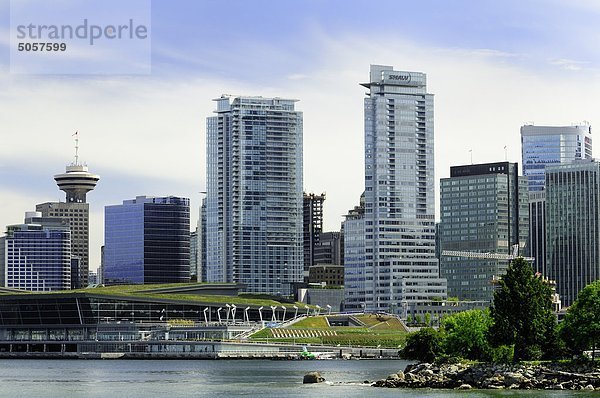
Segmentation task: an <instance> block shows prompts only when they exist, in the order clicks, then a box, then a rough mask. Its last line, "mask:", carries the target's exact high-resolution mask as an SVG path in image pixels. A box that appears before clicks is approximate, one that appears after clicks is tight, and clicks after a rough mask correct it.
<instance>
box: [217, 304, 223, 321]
mask: <svg viewBox="0 0 600 398" xmlns="http://www.w3.org/2000/svg"><path fill="white" fill-rule="evenodd" d="M222 309H223V307H219V308H218V309H217V317H218V318H219V323H221V310H222Z"/></svg>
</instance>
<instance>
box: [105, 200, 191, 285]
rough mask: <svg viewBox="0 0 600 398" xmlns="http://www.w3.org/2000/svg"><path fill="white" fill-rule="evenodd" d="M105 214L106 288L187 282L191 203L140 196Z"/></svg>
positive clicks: (188, 274) (108, 210)
mask: <svg viewBox="0 0 600 398" xmlns="http://www.w3.org/2000/svg"><path fill="white" fill-rule="evenodd" d="M104 214H105V217H104V225H105V227H104V268H103V277H104V283H106V284H122V283H180V282H189V280H190V209H189V199H187V198H178V197H173V196H169V197H161V198H153V197H145V196H140V197H137V198H136V199H133V200H126V201H123V204H122V205H114V206H106V207H105V211H104Z"/></svg>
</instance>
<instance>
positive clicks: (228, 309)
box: [225, 304, 231, 323]
mask: <svg viewBox="0 0 600 398" xmlns="http://www.w3.org/2000/svg"><path fill="white" fill-rule="evenodd" d="M225 307H227V323H229V312H230V311H231V305H229V304H225Z"/></svg>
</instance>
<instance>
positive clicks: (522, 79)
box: [0, 1, 600, 270]
mask: <svg viewBox="0 0 600 398" xmlns="http://www.w3.org/2000/svg"><path fill="white" fill-rule="evenodd" d="M546 4H547V3H541V2H539V1H529V2H526V3H524V4H523V3H517V2H508V3H503V4H495V3H491V2H482V3H481V4H473V3H472V2H466V1H464V2H453V4H452V5H449V4H444V3H443V2H438V1H429V2H425V3H423V4H421V5H415V4H396V2H383V3H382V4H381V7H384V8H385V9H386V10H387V12H386V13H385V14H386V15H384V16H383V20H382V21H380V22H381V23H379V22H378V25H379V27H378V28H377V29H370V28H369V25H370V24H368V23H367V24H363V23H356V22H357V21H368V20H369V19H372V18H374V17H376V16H377V17H378V18H379V17H380V16H379V14H380V13H379V9H380V6H378V7H376V8H375V7H369V5H368V3H364V4H362V5H360V3H359V5H346V4H345V3H340V2H336V1H332V2H328V3H318V2H313V1H308V2H306V3H305V6H304V7H300V8H299V9H294V10H293V11H294V12H293V13H292V12H291V10H290V7H292V5H285V4H284V5H274V4H271V3H266V2H258V3H257V2H253V3H252V5H247V4H244V3H242V2H234V4H233V5H235V7H231V8H232V10H233V11H232V13H231V17H232V20H231V21H232V23H231V25H229V26H228V27H227V28H226V29H218V28H217V26H216V25H215V24H216V21H213V19H214V18H211V15H214V13H216V12H217V11H218V7H219V5H218V3H208V2H201V3H198V4H187V3H186V2H175V3H168V4H167V3H159V2H155V3H154V4H153V10H152V13H153V26H152V28H153V29H152V33H153V60H152V67H153V69H152V73H151V75H149V76H121V75H107V76H76V75H65V76H34V75H11V74H10V73H9V59H8V51H5V50H7V49H8V44H9V43H8V35H7V34H6V35H5V34H3V33H5V32H8V26H9V20H8V18H9V17H8V15H9V12H8V7H9V4H8V1H2V2H0V15H1V17H0V32H1V33H2V34H0V37H2V39H0V89H1V90H2V95H1V96H0V109H3V112H2V113H1V114H0V125H1V126H3V127H2V128H3V136H2V137H3V141H4V143H5V145H3V146H2V149H0V151H1V152H0V154H1V155H0V156H1V158H2V160H1V161H0V197H2V198H3V204H4V206H3V207H2V209H1V210H0V224H2V225H3V228H4V227H5V226H6V225H10V224H17V223H19V222H21V217H22V214H23V212H24V211H26V210H29V209H31V208H32V206H33V205H34V204H35V203H43V202H48V201H55V200H58V199H59V198H61V196H62V195H61V193H60V192H59V191H58V190H57V189H56V186H55V184H54V181H53V179H52V176H53V175H54V174H57V173H59V172H61V170H63V169H64V166H65V165H66V164H69V163H70V162H71V160H72V154H73V144H72V141H71V139H72V137H71V135H72V134H73V133H74V132H75V131H79V133H80V139H81V153H80V157H81V159H82V160H83V161H85V162H87V164H89V166H90V169H91V170H93V171H94V173H98V174H99V175H101V176H102V180H101V181H100V182H99V184H98V187H97V188H96V190H95V191H94V192H92V193H91V194H90V195H89V197H88V202H89V203H90V269H92V270H93V269H95V268H96V267H97V266H98V265H99V262H100V261H99V258H100V246H101V244H102V243H103V238H102V237H103V233H102V229H103V224H104V223H103V214H102V213H103V209H104V206H105V205H109V204H112V203H119V202H120V201H122V200H123V199H126V198H130V197H135V196H139V195H154V196H161V195H178V196H184V197H190V199H191V221H192V224H195V222H196V220H197V219H198V208H199V205H200V198H201V196H200V195H199V194H198V193H197V192H200V191H204V190H205V186H206V184H205V181H204V175H205V167H204V163H205V159H206V154H205V151H204V148H205V144H204V140H205V136H206V132H205V129H204V119H205V118H206V117H207V116H210V115H211V114H212V106H213V104H212V101H211V99H212V98H213V97H214V95H215V93H222V92H229V93H232V94H240V95H261V96H265V97H269V96H279V97H286V98H288V97H291V98H296V99H299V100H300V101H299V102H298V109H299V110H300V111H303V112H304V115H305V122H304V154H305V162H304V165H305V166H304V174H305V178H304V180H305V184H304V190H305V191H307V192H326V193H327V201H326V202H325V204H324V207H325V208H324V217H325V223H324V230H325V231H329V230H337V229H339V226H340V222H341V220H342V216H343V215H344V214H345V213H346V211H347V210H348V209H349V208H352V207H353V206H354V205H355V204H356V201H357V198H358V197H359V195H360V193H361V192H362V189H363V181H364V174H363V173H364V172H363V166H362V161H361V160H362V156H363V121H362V98H363V94H364V89H362V88H361V87H360V86H359V85H358V83H360V82H361V81H363V80H364V70H365V69H366V68H367V67H368V65H370V64H378V63H379V64H386V65H396V66H397V67H398V68H401V69H403V70H419V71H423V72H425V73H427V76H428V88H429V90H430V91H431V92H433V93H435V94H436V115H435V124H436V131H437V134H436V153H435V155H436V156H435V159H436V175H435V178H436V182H435V184H434V185H435V186H436V196H439V189H438V188H437V187H438V182H437V181H438V180H439V179H440V178H443V177H446V176H448V170H449V166H452V165H457V164H466V163H469V162H470V153H469V150H472V151H473V152H472V155H473V162H474V163H481V162H488V161H489V162H492V161H501V160H504V158H505V150H504V147H505V146H506V147H507V149H506V154H507V159H508V160H509V161H513V162H519V163H520V151H521V148H520V143H519V128H520V126H522V125H523V124H525V123H526V122H529V121H533V122H535V124H540V125H569V124H571V123H581V122H582V121H584V120H588V121H590V123H591V125H592V127H593V126H594V124H595V122H597V121H598V120H600V117H599V116H600V110H598V108H597V106H595V102H594V98H595V97H597V96H598V94H599V93H600V79H598V74H599V72H598V69H599V68H598V65H599V63H600V60H599V56H598V54H597V53H596V52H595V51H594V50H595V47H596V38H597V37H598V35H599V34H600V32H599V28H597V27H596V26H595V25H596V24H594V23H593V21H594V20H596V19H597V17H598V14H599V13H600V8H599V7H598V6H597V5H594V4H593V3H592V2H585V1H579V2H561V1H554V2H551V3H550V5H549V6H547V5H546ZM542 5H544V6H542ZM342 6H343V7H342ZM261 7H269V11H270V13H268V16H263V15H261V13H260V9H261ZM425 11H426V12H425ZM332 15H334V16H335V17H334V18H331V17H330V16H332ZM405 15H408V17H406V16H405ZM245 16H251V17H252V18H248V20H252V21H255V22H251V23H249V22H246V20H245V19H244V18H245ZM399 16H400V17H399ZM448 17H449V18H448ZM265 18H266V19H265ZM358 18H360V19H358ZM533 20H535V21H537V22H536V23H532V22H531V21H533ZM565 20H567V21H568V20H573V21H577V23H564V21H565ZM586 21H587V22H586ZM365 26H366V27H365ZM212 31H218V32H221V33H222V34H217V35H215V34H211V33H210V32H212ZM198 38H201V39H202V40H198ZM203 38H206V40H204V39H203ZM264 59H269V60H271V62H270V63H269V64H265V63H264V62H262V61H263V60H264ZM331 148H336V149H338V150H336V151H332V150H331ZM595 155H596V154H595ZM149 159H152V161H149ZM155 160H156V161H155ZM323 162H326V163H327V164H330V165H331V167H330V169H329V170H328V172H326V173H323V170H322V163H323ZM435 211H436V218H437V219H439V205H437V204H436V206H435Z"/></svg>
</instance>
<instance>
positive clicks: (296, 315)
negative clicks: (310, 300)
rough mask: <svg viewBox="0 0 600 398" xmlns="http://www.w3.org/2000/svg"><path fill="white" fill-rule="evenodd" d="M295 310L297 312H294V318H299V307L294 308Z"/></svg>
mask: <svg viewBox="0 0 600 398" xmlns="http://www.w3.org/2000/svg"><path fill="white" fill-rule="evenodd" d="M294 309H295V310H296V312H294V318H297V317H298V306H296V305H295V306H294Z"/></svg>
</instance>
